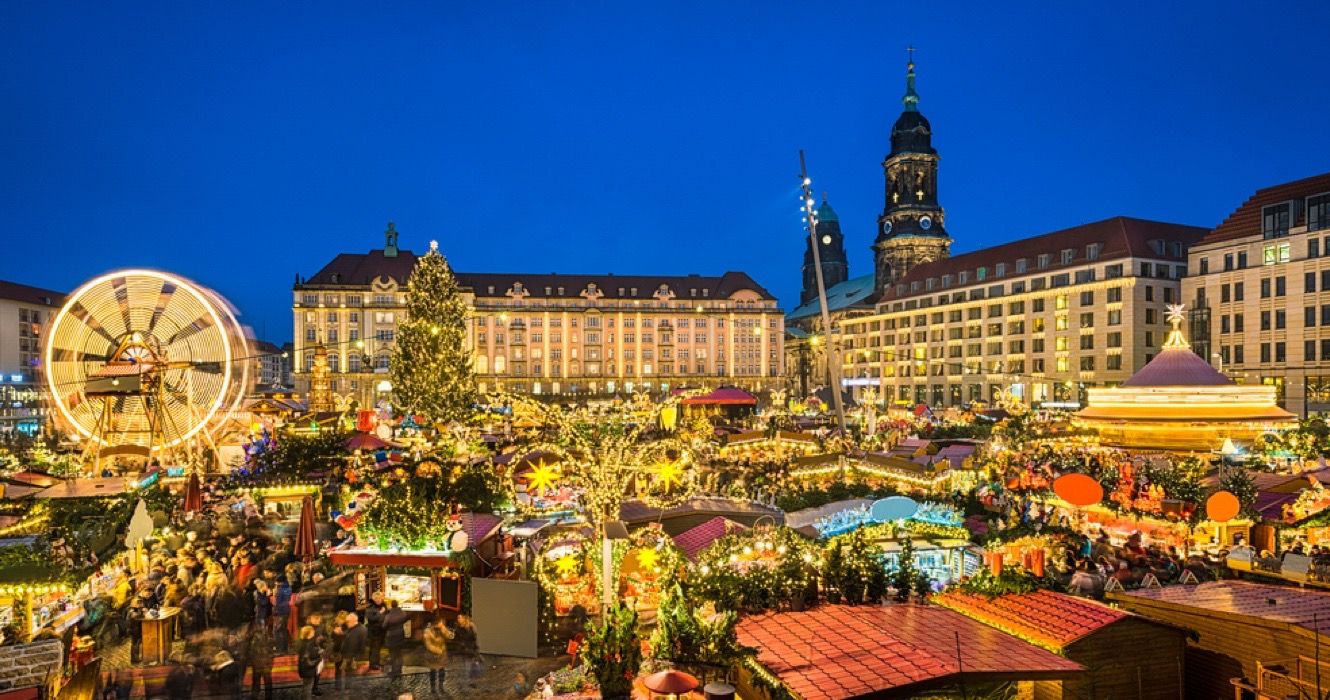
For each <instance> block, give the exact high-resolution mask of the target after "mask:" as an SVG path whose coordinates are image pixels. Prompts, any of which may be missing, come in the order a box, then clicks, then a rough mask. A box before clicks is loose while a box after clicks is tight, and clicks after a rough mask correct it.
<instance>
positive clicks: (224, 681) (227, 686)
mask: <svg viewBox="0 0 1330 700" xmlns="http://www.w3.org/2000/svg"><path fill="white" fill-rule="evenodd" d="M212 673H213V682H214V683H216V684H217V685H216V687H217V689H218V690H220V691H221V692H222V695H223V697H227V698H230V700H240V682H241V681H242V680H244V675H245V673H244V669H242V668H240V664H238V663H236V661H235V659H234V658H233V657H232V656H231V653H230V652H228V651H225V650H223V651H219V652H217V654H216V655H215V656H213V659H212Z"/></svg>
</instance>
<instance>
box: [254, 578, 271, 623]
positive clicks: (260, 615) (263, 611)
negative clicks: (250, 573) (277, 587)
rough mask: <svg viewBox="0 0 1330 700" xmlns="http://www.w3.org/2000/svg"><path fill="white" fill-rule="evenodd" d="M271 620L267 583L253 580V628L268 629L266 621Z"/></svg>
mask: <svg viewBox="0 0 1330 700" xmlns="http://www.w3.org/2000/svg"><path fill="white" fill-rule="evenodd" d="M270 619H272V592H271V591H269V590H268V582H267V581H264V580H263V579H255V580H254V626H255V627H256V628H258V627H263V628H265V629H267V628H268V621H269V620H270Z"/></svg>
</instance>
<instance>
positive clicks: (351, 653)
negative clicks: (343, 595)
mask: <svg viewBox="0 0 1330 700" xmlns="http://www.w3.org/2000/svg"><path fill="white" fill-rule="evenodd" d="M368 643H369V630H367V629H365V626H364V625H362V624H360V618H359V617H358V616H357V615H356V614H355V613H350V614H348V615H347V616H346V632H345V633H343V635H342V648H341V649H340V652H341V658H342V661H341V663H339V664H338V665H337V689H338V690H342V689H343V687H344V685H343V679H344V678H345V677H347V676H354V675H356V659H357V658H358V657H359V656H360V655H361V654H362V653H364V651H365V647H366V646H367V645H368Z"/></svg>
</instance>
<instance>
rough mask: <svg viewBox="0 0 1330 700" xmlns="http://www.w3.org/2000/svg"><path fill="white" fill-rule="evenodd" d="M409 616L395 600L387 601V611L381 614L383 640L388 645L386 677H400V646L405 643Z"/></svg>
mask: <svg viewBox="0 0 1330 700" xmlns="http://www.w3.org/2000/svg"><path fill="white" fill-rule="evenodd" d="M409 619H410V618H409V617H408V616H407V614H406V611H405V610H403V609H401V608H400V607H398V605H397V601H395V600H390V601H388V612H387V613H386V614H385V615H384V616H383V642H384V645H385V646H387V647H388V677H389V678H393V679H397V678H401V677H402V647H403V646H404V645H405V644H406V623H407V620H409Z"/></svg>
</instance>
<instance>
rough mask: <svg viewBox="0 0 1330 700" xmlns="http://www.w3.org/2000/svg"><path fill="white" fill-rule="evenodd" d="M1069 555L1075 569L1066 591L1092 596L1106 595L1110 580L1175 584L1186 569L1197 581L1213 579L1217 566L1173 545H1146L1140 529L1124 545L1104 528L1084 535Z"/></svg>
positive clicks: (1126, 583)
mask: <svg viewBox="0 0 1330 700" xmlns="http://www.w3.org/2000/svg"><path fill="white" fill-rule="evenodd" d="M1066 556H1067V567H1068V568H1069V569H1070V570H1071V572H1072V573H1071V579H1070V580H1069V581H1068V583H1067V591H1068V592H1069V593H1072V594H1075V595H1082V596H1087V597H1093V598H1102V597H1103V595H1104V590H1105V588H1106V587H1107V586H1108V585H1109V581H1110V580H1114V581H1116V582H1117V585H1119V586H1121V587H1122V588H1124V589H1125V588H1136V587H1139V586H1142V585H1150V584H1151V583H1153V582H1154V581H1157V582H1158V583H1159V584H1160V585H1165V584H1169V583H1176V582H1178V581H1180V580H1181V579H1182V577H1183V575H1184V573H1185V572H1190V573H1191V575H1192V576H1193V577H1195V579H1196V580H1197V581H1207V580H1211V579H1212V578H1213V568H1214V566H1215V565H1214V563H1213V562H1210V561H1207V560H1206V559H1205V558H1204V557H1202V556H1201V555H1200V554H1196V553H1193V554H1191V555H1187V556H1184V555H1183V554H1181V553H1180V552H1178V548H1177V547H1175V546H1172V545H1169V546H1167V547H1165V546H1162V545H1160V544H1158V543H1151V544H1149V545H1146V544H1143V539H1142V537H1141V533H1139V532H1133V533H1132V534H1131V535H1129V536H1128V537H1127V539H1126V541H1125V542H1123V544H1122V545H1121V546H1114V545H1113V543H1112V542H1111V541H1110V539H1109V536H1108V533H1106V532H1103V531H1102V530H1101V531H1100V532H1099V533H1098V535H1097V536H1095V537H1091V536H1090V535H1083V536H1082V537H1081V541H1080V544H1079V547H1078V548H1077V549H1075V550H1073V549H1070V548H1068V550H1067V553H1066ZM1151 577H1153V579H1151Z"/></svg>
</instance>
